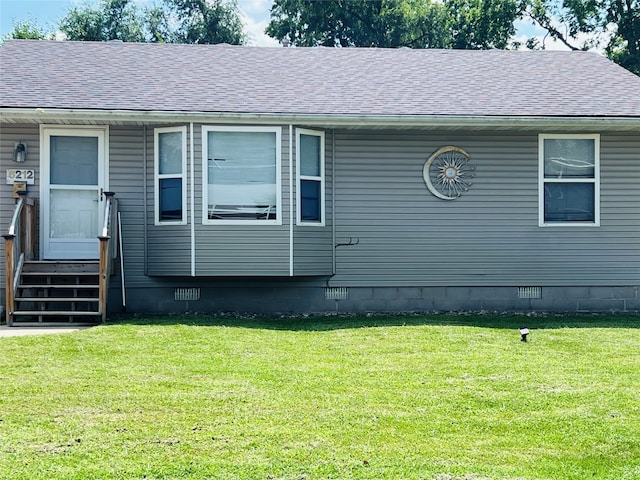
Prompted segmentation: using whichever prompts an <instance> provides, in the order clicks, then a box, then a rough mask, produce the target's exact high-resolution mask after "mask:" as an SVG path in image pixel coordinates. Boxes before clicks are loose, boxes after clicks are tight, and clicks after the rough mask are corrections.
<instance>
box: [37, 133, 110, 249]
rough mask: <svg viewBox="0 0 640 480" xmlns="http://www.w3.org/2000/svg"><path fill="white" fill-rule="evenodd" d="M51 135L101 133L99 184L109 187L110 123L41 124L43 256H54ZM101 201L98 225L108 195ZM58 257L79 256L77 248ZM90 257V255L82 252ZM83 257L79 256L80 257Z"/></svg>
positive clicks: (99, 136) (95, 135) (79, 135)
mask: <svg viewBox="0 0 640 480" xmlns="http://www.w3.org/2000/svg"><path fill="white" fill-rule="evenodd" d="M51 136H72V137H97V138H98V188H99V189H101V190H103V191H108V190H109V127H108V126H107V125H103V126H102V125H100V126H95V125H40V258H42V259H47V258H51V254H50V251H49V229H50V218H49V208H50V197H49V191H50V188H49V187H50V184H49V182H50V158H51V152H50V149H51V141H50V137H51ZM102 197H103V195H100V198H99V201H98V215H99V216H98V226H99V227H100V226H101V225H102V222H103V218H102V217H103V215H104V198H102ZM99 233H100V232H99V231H98V230H96V250H95V258H96V259H97V258H98V239H97V237H98V234H99ZM56 257H57V258H56V259H61V260H62V259H76V258H75V256H74V254H73V252H69V253H68V254H67V255H62V256H58V255H56ZM81 257H82V259H87V258H86V255H81ZM78 259H79V258H78Z"/></svg>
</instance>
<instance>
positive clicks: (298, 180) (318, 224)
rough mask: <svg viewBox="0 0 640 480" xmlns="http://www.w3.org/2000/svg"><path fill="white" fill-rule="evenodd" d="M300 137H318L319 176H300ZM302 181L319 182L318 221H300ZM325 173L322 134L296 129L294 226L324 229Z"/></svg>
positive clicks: (316, 131)
mask: <svg viewBox="0 0 640 480" xmlns="http://www.w3.org/2000/svg"><path fill="white" fill-rule="evenodd" d="M300 135H310V136H316V137H320V175H319V176H313V175H302V174H301V173H300V162H301V159H300ZM302 180H315V181H319V182H320V221H319V222H309V221H306V222H305V221H303V220H302V208H301V207H302V188H301V186H302ZM324 188H325V171H324V132H322V131H319V130H307V129H304V128H296V191H297V195H296V203H297V205H296V206H297V208H296V225H301V226H305V227H307V226H308V227H324V226H325V204H324V202H325V199H324Z"/></svg>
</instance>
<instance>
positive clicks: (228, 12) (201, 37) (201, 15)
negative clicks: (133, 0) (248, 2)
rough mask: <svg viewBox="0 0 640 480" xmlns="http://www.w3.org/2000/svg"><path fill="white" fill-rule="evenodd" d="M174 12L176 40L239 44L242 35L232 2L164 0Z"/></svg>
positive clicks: (243, 38) (235, 8)
mask: <svg viewBox="0 0 640 480" xmlns="http://www.w3.org/2000/svg"><path fill="white" fill-rule="evenodd" d="M165 3H166V4H167V5H169V6H170V8H171V9H172V10H173V11H174V12H175V13H176V15H177V21H178V24H179V28H178V30H177V31H176V36H175V39H174V41H175V42H177V43H230V44H233V45H240V44H243V43H244V42H245V40H246V36H245V34H244V32H243V27H242V21H241V20H240V17H239V16H238V10H237V5H236V3H230V2H222V1H220V0H215V1H213V2H212V1H207V0H165Z"/></svg>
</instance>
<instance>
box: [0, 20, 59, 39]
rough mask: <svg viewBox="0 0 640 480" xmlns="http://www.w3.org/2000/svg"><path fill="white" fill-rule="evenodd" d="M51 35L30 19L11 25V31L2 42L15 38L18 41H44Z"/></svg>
mask: <svg viewBox="0 0 640 480" xmlns="http://www.w3.org/2000/svg"><path fill="white" fill-rule="evenodd" d="M50 36H51V34H49V33H47V32H46V31H45V30H44V29H43V28H42V27H40V26H39V25H38V24H37V23H36V22H35V21H34V20H33V19H32V18H28V19H27V20H19V21H17V22H14V23H13V30H12V31H11V33H9V34H7V35H6V36H5V37H4V39H3V40H7V39H10V38H15V39H19V40H45V39H46V38H48V37H50Z"/></svg>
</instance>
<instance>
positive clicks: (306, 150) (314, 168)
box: [300, 135, 320, 177]
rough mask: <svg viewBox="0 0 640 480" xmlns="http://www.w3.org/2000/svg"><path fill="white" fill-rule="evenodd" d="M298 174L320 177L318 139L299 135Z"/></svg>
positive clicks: (313, 136) (317, 137) (312, 136)
mask: <svg viewBox="0 0 640 480" xmlns="http://www.w3.org/2000/svg"><path fill="white" fill-rule="evenodd" d="M300 174H301V175H309V176H311V177H319V176H320V137H319V136H317V135H300Z"/></svg>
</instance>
